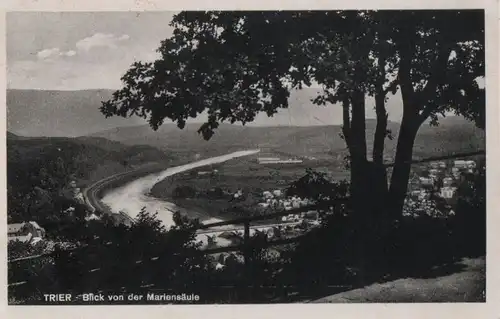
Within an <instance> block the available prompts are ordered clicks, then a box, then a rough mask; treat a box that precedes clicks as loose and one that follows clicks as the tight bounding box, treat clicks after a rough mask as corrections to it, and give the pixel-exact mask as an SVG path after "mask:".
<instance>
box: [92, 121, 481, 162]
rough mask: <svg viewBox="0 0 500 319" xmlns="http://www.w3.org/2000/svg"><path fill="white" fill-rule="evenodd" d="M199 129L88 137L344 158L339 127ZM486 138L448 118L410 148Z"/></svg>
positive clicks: (427, 149) (390, 146) (447, 149)
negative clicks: (207, 132) (209, 132)
mask: <svg viewBox="0 0 500 319" xmlns="http://www.w3.org/2000/svg"><path fill="white" fill-rule="evenodd" d="M375 125H376V121H375V120H371V119H368V120H367V129H366V136H367V143H368V148H369V152H370V151H371V147H372V145H373V133H374V131H375ZM199 126H200V125H199V124H188V125H186V127H185V128H184V129H183V130H181V129H179V128H177V127H176V126H175V125H174V124H164V125H162V126H161V127H160V128H159V130H158V131H153V130H152V129H151V128H150V127H149V126H148V125H141V126H131V127H119V128H115V129H111V130H106V131H103V132H99V133H95V134H92V136H93V137H103V138H106V139H109V140H113V141H119V142H122V143H124V144H129V145H134V144H147V145H152V146H154V147H157V148H160V149H171V150H174V151H176V152H193V151H196V152H200V153H203V154H206V155H210V154H214V153H215V154H220V153H223V152H225V151H231V150H235V149H242V148H254V147H258V148H261V149H262V151H263V153H265V152H266V151H268V152H272V153H286V154H290V155H292V156H313V157H316V158H329V157H331V156H341V155H342V154H345V149H346V147H345V143H344V141H343V140H342V139H341V138H340V133H341V130H342V129H341V126H338V125H337V126H336V125H330V126H308V127H300V126H277V127H252V126H239V125H229V124H223V125H221V126H220V127H219V128H218V129H217V131H216V132H215V135H214V136H213V137H212V139H210V140H209V141H205V140H203V138H202V137H201V135H200V134H198V133H197V130H198V128H199ZM388 128H389V129H390V130H391V131H392V133H393V136H394V139H392V140H390V139H386V157H387V158H392V157H393V155H394V151H395V148H396V143H397V134H398V130H399V124H398V123H395V122H389V125H388ZM484 147H485V132H484V131H483V130H481V129H478V128H477V127H476V126H475V125H474V124H473V123H471V122H468V121H466V120H465V119H463V118H459V117H447V118H444V119H442V120H441V123H440V125H439V126H436V127H434V126H430V125H427V124H424V125H423V126H422V127H421V128H420V130H419V134H418V136H417V139H416V141H415V145H414V155H415V157H416V158H419V157H422V156H430V155H439V154H447V153H454V152H460V151H462V152H464V151H469V150H477V149H484Z"/></svg>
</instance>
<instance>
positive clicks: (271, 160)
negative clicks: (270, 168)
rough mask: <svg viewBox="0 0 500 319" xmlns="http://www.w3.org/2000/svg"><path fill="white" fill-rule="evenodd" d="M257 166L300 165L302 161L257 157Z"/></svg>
mask: <svg viewBox="0 0 500 319" xmlns="http://www.w3.org/2000/svg"><path fill="white" fill-rule="evenodd" d="M257 162H258V163H259V164H298V163H302V162H303V160H300V159H285V160H282V159H280V158H278V157H259V158H258V159H257Z"/></svg>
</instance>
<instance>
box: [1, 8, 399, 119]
mask: <svg viewBox="0 0 500 319" xmlns="http://www.w3.org/2000/svg"><path fill="white" fill-rule="evenodd" d="M174 14H175V12H167V11H165V12H161V11H156V12H142V13H139V12H11V13H8V14H7V86H8V88H11V89H40V90H83V89H118V88H120V87H121V81H120V78H121V77H122V75H123V74H124V73H125V72H126V70H127V69H128V68H129V66H130V65H131V64H132V63H133V62H134V61H151V60H154V59H155V58H156V57H158V54H157V53H156V49H157V48H158V47H159V45H160V42H161V41H162V40H163V39H166V38H168V37H169V36H171V34H172V28H171V27H170V26H169V22H170V21H171V19H172V17H173V15H174ZM367 102H368V103H367V117H368V118H374V117H375V113H374V111H373V105H374V101H373V100H368V101H367ZM302 104H303V105H300V107H298V108H296V109H291V110H282V111H280V113H278V114H277V115H276V116H275V117H273V118H271V119H269V118H267V116H265V115H264V114H261V115H259V116H258V117H257V119H256V120H255V121H254V123H253V124H255V125H324V124H340V122H341V118H342V117H341V116H340V115H341V109H340V108H339V107H333V108H325V107H316V106H312V105H311V103H308V101H304V103H302ZM401 104H402V101H401V97H400V94H399V93H397V94H396V95H395V96H394V97H392V98H391V99H390V100H389V102H388V103H387V110H388V113H389V120H392V121H400V120H401V115H402V107H401Z"/></svg>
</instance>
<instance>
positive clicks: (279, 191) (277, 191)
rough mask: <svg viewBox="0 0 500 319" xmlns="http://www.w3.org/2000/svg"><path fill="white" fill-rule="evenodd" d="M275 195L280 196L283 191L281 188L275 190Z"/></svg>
mask: <svg viewBox="0 0 500 319" xmlns="http://www.w3.org/2000/svg"><path fill="white" fill-rule="evenodd" d="M273 195H274V196H276V197H280V196H281V195H282V191H281V190H280V189H275V190H274V191H273Z"/></svg>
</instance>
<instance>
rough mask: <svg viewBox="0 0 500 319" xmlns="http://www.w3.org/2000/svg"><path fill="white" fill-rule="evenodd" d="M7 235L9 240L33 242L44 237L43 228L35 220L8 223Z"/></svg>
mask: <svg viewBox="0 0 500 319" xmlns="http://www.w3.org/2000/svg"><path fill="white" fill-rule="evenodd" d="M7 237H8V240H9V241H16V240H18V241H21V242H23V243H35V242H39V241H40V240H41V239H42V238H44V237H45V229H43V228H42V227H40V225H38V223H37V222H25V223H16V224H8V225H7Z"/></svg>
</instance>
